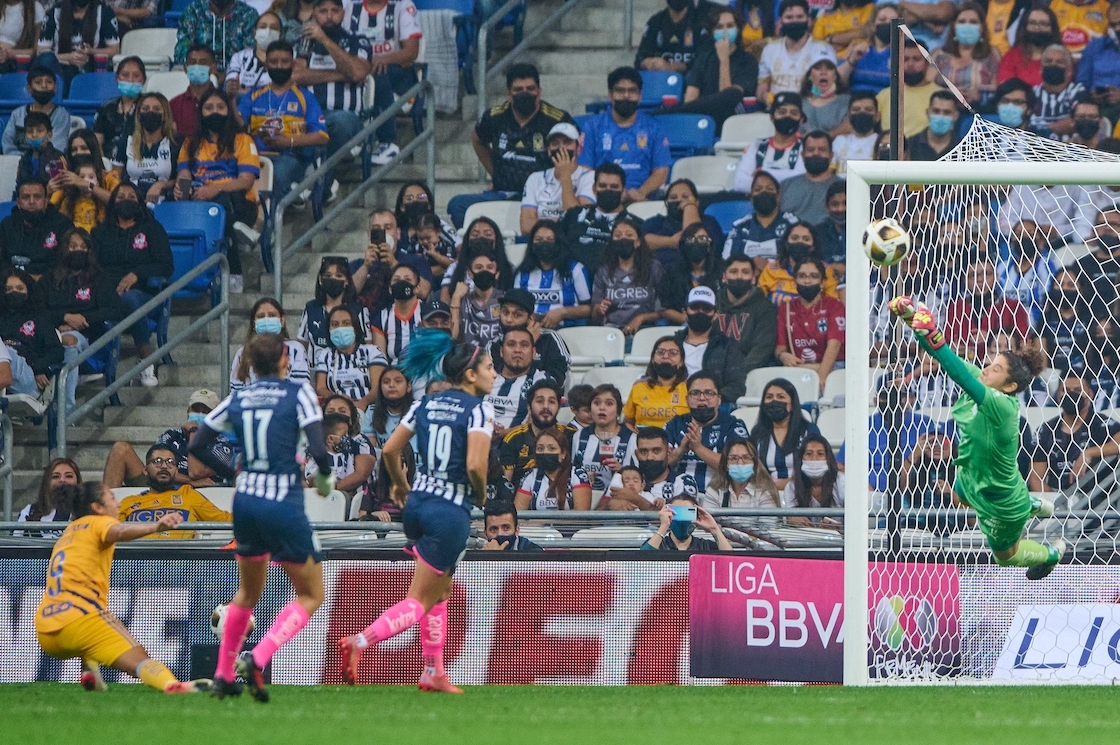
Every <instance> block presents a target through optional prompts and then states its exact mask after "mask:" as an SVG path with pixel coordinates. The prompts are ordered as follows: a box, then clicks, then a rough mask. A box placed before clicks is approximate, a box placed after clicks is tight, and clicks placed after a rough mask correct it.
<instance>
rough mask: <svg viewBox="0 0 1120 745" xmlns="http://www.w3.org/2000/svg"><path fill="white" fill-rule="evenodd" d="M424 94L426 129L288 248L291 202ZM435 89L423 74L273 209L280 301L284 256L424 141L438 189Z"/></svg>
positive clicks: (276, 286) (429, 173)
mask: <svg viewBox="0 0 1120 745" xmlns="http://www.w3.org/2000/svg"><path fill="white" fill-rule="evenodd" d="M421 94H430V95H429V96H428V101H427V106H426V109H425V112H424V113H425V115H426V126H425V128H424V131H423V132H421V133H420V134H419V135H417V136H416V137H415V138H414V139H413V140H412V142H410V143H408V144H407V145H405V146H404V147H403V148H401V151H400V153H398V154H397V155H396V157H394V158H393V159H392V160H391V161H389V162H388V163H386V164H385V165H383V166H381V167H380V168H378V169H377V170H376V171H375V172H374V173H373V174H371V175H370V177H369V178H368V179H366V180H365V181H363V182H362V183H361V184H360V185H359V186H358V188H356V189H355V190H354V191H352V192H351V193H350V194H348V195H347V196H346V198H345V199H343V200H342V201H341V202H339V203H338V204H336V205H334V206H333V207H332V208H331V209H330V210H329V211H328V212H326V214H324V215H323V217H322V218H321V219H320V220H318V221H317V222H316V223H315V224H314V225H312V226H311V228H310V229H309V230H308V231H307V232H305V233H304V234H303V235H301V236H299V237H298V238H296V239H295V240H293V241H292V245H290V246H288V247H287V248H285V247H284V210H285V209H287V207H288V206H289V205H291V204H292V203H293V202H295V201H296V199H297V198H299V195H300V194H301V193H303V191H304V190H305V189H309V188H311V187H312V185H313V184H314V183H315V182H316V181H318V180H319V179H320V178H322V177H323V176H324V175H325V174H327V173H329V172H330V171H332V170H333V169H334V167H335V166H336V165H338V164H339V163H340V162H342V160H343V159H344V158H348V157H350V150H351V149H352V148H354V147H357V146H358V145H362V144H364V143H365V141H366V140H367V139H368V138H369V136H370V135H372V134H373V133H374V132H376V131H377V128H378V127H380V126H381V125H382V124H384V123H385V122H387V121H389V119H390V118H391V117H394V116H396V115H397V112H398V111H400V110H401V109H403V108H404V107H405V106H407V105H408V103H409V101H410V100H411V99H413V98H415V97H417V96H419V95H421ZM434 96H435V89H434V88H433V87H432V84H431V82H430V81H429V80H428V79H427V78H426V77H423V78H421V79H420V80H419V81H417V83H416V85H414V86H412V87H411V88H409V89H408V91H406V92H405V93H402V94H401V95H400V96H399V97H398V98H397V100H396V101H394V102H393V105H392V106H390V107H389V108H387V109H385V111H383V112H381V113H380V114H378V115H377V116H376V117H375V118H374V119H373V120H372V121H370V122H369V123H368V124H366V126H365V127H363V128H362V130H361V131H360V132H358V134H356V135H354V136H353V137H351V138H350V139H349V140H347V142H346V144H344V145H343V146H342V147H340V148H339V149H338V152H336V153H335V154H334V155H332V156H331V157H329V158H327V159H326V160H325V161H323V163H322V164H321V165H320V166H319V167H318V168H316V169H315V170H314V171H312V172H311V173H310V174H308V175H306V176H304V177H303V180H302V181H300V182H299V183H298V184H296V185H295V186H293V187H292V188H291V191H289V192H288V193H287V194H286V195H284V198H283V199H281V200H280V202H279V203H277V204H276V205H275V206H274V207H273V208H272V209H273V230H272V233H273V236H274V238H273V241H272V294H273V297H275V298H276V299H277V300H278V301H280V303H281V304H283V302H284V287H283V281H284V280H283V267H284V257H285V256H287V255H288V254H290V253H291V252H293V251H295V250H296V249H297V248H300V247H302V246H303V245H305V244H306V243H308V242H309V241H310V240H311V239H312V238H314V237H315V236H316V235H318V234H319V233H321V232H322V231H324V230H326V229H327V226H328V225H330V222H331V220H333V219H334V218H335V217H336V216H337V215H338V214H339V213H340V212H342V210H344V209H347V208H349V207H350V205H352V204H353V203H354V202H356V201H357V199H358V197H360V196H362V195H364V194H365V193H366V192H367V191H368V190H369V189H371V188H372V187H373V186H374V185H375V184H377V183H378V182H379V181H381V180H382V179H384V178H385V177H386V175H388V174H389V172H390V171H392V170H393V169H394V168H396V167H397V166H398V165H400V164H401V163H402V162H404V159H405V158H407V157H408V156H409V155H411V154H412V152H413V151H414V150H415V149H416V148H418V147H419V146H420V145H422V144H427V146H428V147H427V151H426V156H427V164H426V165H427V173H426V176H427V181H428V188H435V181H436V147H435V145H436V143H435V130H436V110H435V104H434V101H433V99H434Z"/></svg>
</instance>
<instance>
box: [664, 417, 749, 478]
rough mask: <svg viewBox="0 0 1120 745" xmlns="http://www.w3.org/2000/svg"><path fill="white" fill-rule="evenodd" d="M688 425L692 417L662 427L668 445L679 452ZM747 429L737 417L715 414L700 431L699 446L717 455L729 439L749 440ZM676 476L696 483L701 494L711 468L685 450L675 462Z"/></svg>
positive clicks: (673, 419) (694, 453) (681, 418)
mask: <svg viewBox="0 0 1120 745" xmlns="http://www.w3.org/2000/svg"><path fill="white" fill-rule="evenodd" d="M691 423H692V414H685V415H684V416H675V417H673V418H672V419H670V420H669V422H668V423H667V424H666V425H665V431H666V432H667V433H668V434H669V445H670V446H671V447H673V448H679V447H680V446H681V443H682V442H683V441H684V438H685V435H687V434H688V425H689V424H691ZM749 436H750V435H749V433H748V432H747V425H745V424H743V421H742V420H741V419H739V418H738V417H734V416H731V415H730V414H722V413H717V415H716V418H715V420H714V421H712V422H710V423H709V424H706V425H704V426H703V427H701V428H700V444H701V445H703V446H704V447H706V448H708V449H709V450H713V451H715V452H717V453H719V452H722V451H723V444H724V443H725V442H726V441H727V438H729V437H735V438H738V439H740V440H746V439H747V438H748V437H749ZM674 473H676V474H682V475H683V474H687V475H689V476H691V477H692V478H694V479H695V480H696V487H697V488H698V489H699V490H700V491H701V492H703V491H705V490H706V489H707V488H708V482H709V481H711V479H712V476H713V475H714V473H713V471H712V468H711V467H710V466H709V465H708V464H707V463H705V462H704V461H703V460H701V458H700V456H699V455H697V454H696V452H695V451H694V450H689V451H688V452H687V453H685V454H684V455H683V456H681V459H680V461H678V462H677V467H676V470H675V471H674Z"/></svg>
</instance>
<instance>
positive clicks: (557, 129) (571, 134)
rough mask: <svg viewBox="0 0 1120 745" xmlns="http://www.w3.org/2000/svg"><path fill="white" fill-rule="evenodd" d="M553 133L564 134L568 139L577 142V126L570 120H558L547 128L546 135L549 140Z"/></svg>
mask: <svg viewBox="0 0 1120 745" xmlns="http://www.w3.org/2000/svg"><path fill="white" fill-rule="evenodd" d="M554 135H564V136H565V137H567V138H568V139H569V140H575V141H576V142H579V128H578V127H577V126H576V125H574V124H572V123H571V122H560V123H559V124H556V125H554V126H553V127H552V129H550V130H548V137H547V138H546V139H549V140H551V139H552V137H553V136H554Z"/></svg>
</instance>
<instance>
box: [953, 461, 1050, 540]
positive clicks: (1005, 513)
mask: <svg viewBox="0 0 1120 745" xmlns="http://www.w3.org/2000/svg"><path fill="white" fill-rule="evenodd" d="M953 488H954V490H955V491H956V492H957V496H958V497H959V498H960V500H961V501H962V502H964V503H965V504H967V505H968V506H969V507H971V508H972V509H974V510H976V527H978V528H979V529H980V532H982V533H983V534H984V536H985V537H986V538H987V539H988V545H989V546H990V547H991V549H992V550H993V551H1006V550H1007V549H1009V548H1011V547H1012V546H1014V545H1015V544H1016V543H1018V542H1019V539H1020V538H1022V537H1023V527H1024V526H1025V525H1026V524H1027V521H1028V520H1030V519H1031V497H1030V492H1028V491H1027V488H1026V485H1025V484H1024V485H1023V488H1022V489H1015V490H1013V491H1012V492H1011V493H1009V494H1007V495H1006V496H1002V497H1000V498H999V499H989V498H988V497H985V496H984V495H983V494H982V493H981V492H980V491H979V490H978V489H976V488H974V486H973V483H972V479H971V478H969V476H968V475H967V474H966V473H965V472H964V471H963V470H958V471H957V482H956V484H955V485H954V487H953Z"/></svg>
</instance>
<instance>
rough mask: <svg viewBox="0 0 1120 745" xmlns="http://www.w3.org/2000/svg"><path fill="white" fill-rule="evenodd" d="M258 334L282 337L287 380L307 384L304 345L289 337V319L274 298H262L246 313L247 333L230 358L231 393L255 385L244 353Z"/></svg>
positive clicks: (255, 379) (253, 376)
mask: <svg viewBox="0 0 1120 745" xmlns="http://www.w3.org/2000/svg"><path fill="white" fill-rule="evenodd" d="M257 334H280V336H282V337H284V346H285V347H287V349H288V367H287V371H288V377H287V379H288V380H295V381H297V382H302V381H305V380H306V381H309V382H310V380H311V370H310V368H309V367H308V364H307V352H306V351H305V350H304V347H303V344H301V343H300V342H298V341H295V340H294V339H289V338H288V318H287V316H285V315H284V309H283V308H282V307H281V306H280V303H279V302H278V301H277V300H276V299H275V298H270V297H262V298H261V299H260V300H258V301H257V302H255V303H254V304H253V308H252V310H250V311H249V330H248V332H246V334H245V344H244V345H242V346H240V347H238V348H237V352H235V353H234V355H233V366H232V367H231V368H230V371H229V389H230V390H231V391H238V390H241V389H242V388H244V387H245V386H247V385H249V384H250V383H255V382H257V374H256V373H255V372H253V368H252V365H250V364H249V358H248V356H246V355H245V354H244V352H245V349H246V348H247V347H248V346H249V343H250V342H251V341H253V339H254V338H255V337H256V335H257Z"/></svg>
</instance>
